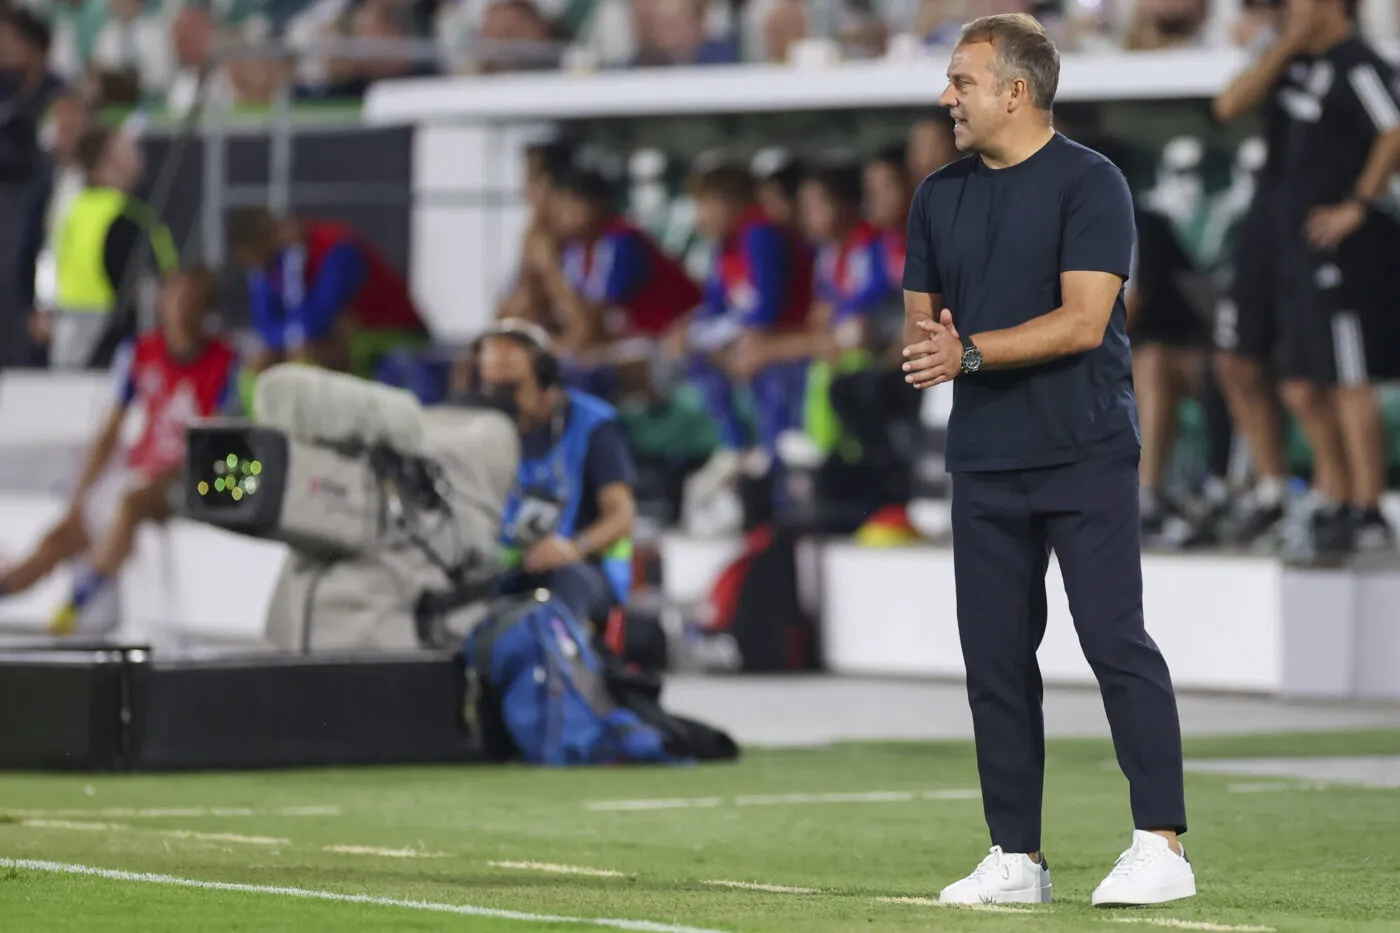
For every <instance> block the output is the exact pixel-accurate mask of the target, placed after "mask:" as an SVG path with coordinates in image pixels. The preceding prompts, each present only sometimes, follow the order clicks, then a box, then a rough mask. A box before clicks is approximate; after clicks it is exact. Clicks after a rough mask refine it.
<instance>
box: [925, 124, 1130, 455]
mask: <svg viewBox="0 0 1400 933" xmlns="http://www.w3.org/2000/svg"><path fill="white" fill-rule="evenodd" d="M1134 235H1135V233H1134V223H1133V199H1132V194H1131V193H1130V192H1129V190H1128V184H1127V182H1126V181H1125V180H1124V178H1123V174H1122V173H1121V172H1120V171H1119V170H1118V168H1117V167H1116V166H1115V165H1114V164H1113V163H1112V162H1110V161H1109V160H1108V159H1106V158H1105V157H1104V156H1102V155H1100V154H1099V153H1097V152H1095V151H1093V150H1092V149H1088V148H1085V147H1084V146H1081V145H1079V144H1077V143H1073V142H1071V141H1069V140H1068V139H1066V138H1065V137H1063V136H1061V135H1060V134H1059V133H1056V134H1055V135H1054V137H1052V138H1051V140H1050V142H1048V143H1047V144H1046V145H1045V146H1043V147H1042V148H1041V149H1040V150H1039V151H1038V152H1036V153H1035V155H1033V156H1031V157H1030V158H1029V159H1026V160H1025V161H1024V162H1020V163H1018V164H1016V165H1012V166H1009V167H1007V168H1003V169H992V168H988V167H987V165H986V164H985V163H984V162H983V161H982V159H981V157H980V156H975V155H974V156H969V157H967V158H963V159H959V160H958V161H956V162H953V163H951V164H949V165H947V166H945V167H943V168H942V169H940V170H938V171H937V172H934V173H933V174H932V175H930V176H929V177H928V178H926V179H924V181H923V183H922V184H921V185H920V186H919V190H918V191H917V192H916V193H915V195H914V203H913V206H912V207H911V209H910V212H909V252H908V257H907V258H906V260H905V264H904V288H905V290H906V291H911V292H925V293H928V294H931V295H933V296H934V306H933V309H934V314H935V315H936V314H938V313H939V312H940V311H941V310H942V309H943V308H945V307H946V308H947V309H948V310H950V311H951V312H952V313H953V324H954V325H955V326H956V327H957V329H958V333H960V334H962V335H963V336H966V337H970V336H974V335H976V334H978V333H981V332H983V331H989V330H1001V329H1004V328H1008V327H1015V326H1016V325H1018V324H1024V323H1026V322H1027V321H1029V320H1031V319H1032V318H1035V317H1039V316H1040V315H1043V314H1048V313H1050V312H1051V311H1054V310H1055V309H1056V308H1058V307H1059V306H1060V304H1061V295H1060V273H1062V272H1081V271H1090V272H1111V273H1113V274H1114V275H1117V276H1121V277H1122V278H1123V279H1124V281H1126V280H1127V278H1128V271H1129V266H1130V265H1131V262H1132V253H1133V237H1134ZM940 296H941V298H940ZM1126 325H1127V311H1126V309H1125V308H1124V306H1123V294H1122V290H1121V289H1120V291H1119V294H1118V298H1117V300H1116V301H1115V303H1114V307H1113V315H1112V317H1111V318H1110V320H1109V324H1108V329H1107V331H1106V332H1105V334H1104V339H1103V343H1102V344H1100V345H1099V346H1098V347H1097V348H1096V349H1093V350H1090V351H1089V352H1087V353H1080V354H1076V355H1074V356H1069V357H1065V358H1063V359H1059V360H1054V361H1052V362H1049V363H1043V364H1040V365H1037V366H1026V367H1020V368H1014V369H1002V370H996V371H989V372H980V373H974V374H969V375H962V376H959V377H958V378H957V379H956V380H954V382H953V387H954V388H953V410H952V414H951V415H950V416H949V421H948V447H947V453H946V459H947V467H948V470H949V471H950V472H967V471H983V470H1022V469H1030V468H1034V467H1046V466H1055V465H1059V464H1066V463H1075V462H1078V461H1080V460H1090V459H1094V458H1097V457H1107V456H1113V455H1115V454H1119V453H1127V452H1129V451H1132V450H1134V449H1137V448H1138V447H1139V446H1140V445H1141V436H1140V434H1139V433H1138V424H1137V401H1136V399H1135V398H1134V396H1133V366H1132V354H1131V352H1130V350H1129V346H1128V336H1127V332H1126Z"/></svg>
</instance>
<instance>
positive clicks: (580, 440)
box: [500, 389, 632, 602]
mask: <svg viewBox="0 0 1400 933" xmlns="http://www.w3.org/2000/svg"><path fill="white" fill-rule="evenodd" d="M568 396H569V402H570V405H569V413H568V418H567V419H566V420H565V423H564V426H563V430H562V431H561V432H560V435H559V438H558V440H556V441H555V443H554V446H553V447H552V448H550V449H549V450H547V451H546V452H545V453H544V454H543V455H541V456H539V457H533V458H529V459H526V458H524V457H522V458H521V460H520V466H519V467H518V468H517V469H516V472H515V485H514V487H512V489H511V491H510V495H509V497H507V499H506V507H505V512H504V513H503V514H502V516H501V536H500V544H501V547H502V550H503V551H504V555H505V558H506V561H507V563H508V565H510V566H515V565H517V564H518V563H519V562H520V552H521V550H522V546H528V544H527V542H530V543H532V542H533V540H535V539H538V538H541V537H544V536H546V535H548V534H550V533H552V534H557V535H560V536H561V537H565V538H572V537H573V536H574V534H575V533H576V532H577V531H578V528H577V524H578V513H579V509H580V507H581V506H582V505H583V494H584V489H583V474H584V464H585V463H586V461H587V459H588V442H589V439H590V438H591V437H592V436H593V431H594V430H595V429H596V428H597V427H598V425H600V424H603V423H604V422H608V421H615V420H617V410H616V409H615V408H613V407H612V406H611V405H609V404H608V403H607V402H604V401H603V400H602V399H599V398H595V397H594V396H592V395H589V394H587V393H585V392H580V391H578V390H577V389H569V390H568ZM600 566H601V568H602V571H603V574H604V576H606V577H607V579H608V583H609V584H610V585H611V586H612V589H613V595H614V596H615V597H616V599H617V600H618V602H626V600H627V596H628V594H629V593H630V592H631V590H632V538H631V537H630V536H628V537H626V538H623V539H622V540H621V541H619V542H617V543H616V544H614V545H613V546H612V547H610V548H609V549H608V550H607V551H606V552H605V553H604V554H603V555H602V557H601V560H600Z"/></svg>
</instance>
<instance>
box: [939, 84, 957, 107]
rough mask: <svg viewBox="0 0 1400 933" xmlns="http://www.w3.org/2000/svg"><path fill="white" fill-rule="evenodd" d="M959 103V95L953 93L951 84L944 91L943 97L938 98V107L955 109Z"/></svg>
mask: <svg viewBox="0 0 1400 933" xmlns="http://www.w3.org/2000/svg"><path fill="white" fill-rule="evenodd" d="M957 103H958V98H957V95H956V94H954V93H953V86H952V85H951V84H950V85H948V87H946V88H944V89H943V95H942V96H941V97H939V98H938V106H940V107H954V106H956V105H957Z"/></svg>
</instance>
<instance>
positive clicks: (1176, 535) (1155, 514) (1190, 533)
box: [1142, 501, 1215, 551]
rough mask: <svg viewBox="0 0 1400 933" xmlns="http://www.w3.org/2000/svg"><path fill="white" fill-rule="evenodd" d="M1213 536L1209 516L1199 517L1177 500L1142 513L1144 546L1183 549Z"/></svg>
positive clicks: (1199, 544) (1167, 549) (1168, 549)
mask: <svg viewBox="0 0 1400 933" xmlns="http://www.w3.org/2000/svg"><path fill="white" fill-rule="evenodd" d="M1214 540H1215V535H1214V528H1213V525H1212V524H1211V523H1210V521H1209V519H1208V518H1205V517H1199V518H1198V517H1197V516H1194V515H1192V514H1191V513H1190V511H1189V510H1188V509H1187V508H1184V507H1183V506H1180V505H1178V504H1177V503H1175V502H1172V501H1167V502H1165V503H1163V504H1162V505H1159V506H1158V507H1157V508H1155V509H1153V510H1152V511H1150V512H1144V513H1143V515H1142V543H1143V546H1144V547H1147V548H1150V549H1156V550H1163V551H1180V550H1184V549H1186V548H1193V547H1201V546H1202V545H1206V544H1210V543H1212V542H1213V541H1214Z"/></svg>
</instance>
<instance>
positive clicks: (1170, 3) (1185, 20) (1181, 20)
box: [1123, 0, 1207, 52]
mask: <svg viewBox="0 0 1400 933" xmlns="http://www.w3.org/2000/svg"><path fill="white" fill-rule="evenodd" d="M1206 12H1207V11H1206V2H1205V0H1137V3H1136V5H1135V6H1134V7H1133V13H1132V20H1131V21H1130V23H1129V25H1128V34H1127V36H1126V37H1125V39H1124V41H1123V47H1124V48H1126V49H1127V50H1128V51H1130V52H1136V51H1145V50H1150V49H1170V48H1181V47H1183V46H1190V45H1196V44H1198V43H1199V42H1200V41H1201V30H1202V29H1203V27H1204V26H1205V22H1206Z"/></svg>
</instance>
